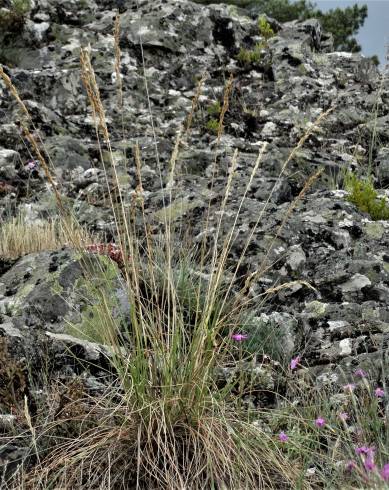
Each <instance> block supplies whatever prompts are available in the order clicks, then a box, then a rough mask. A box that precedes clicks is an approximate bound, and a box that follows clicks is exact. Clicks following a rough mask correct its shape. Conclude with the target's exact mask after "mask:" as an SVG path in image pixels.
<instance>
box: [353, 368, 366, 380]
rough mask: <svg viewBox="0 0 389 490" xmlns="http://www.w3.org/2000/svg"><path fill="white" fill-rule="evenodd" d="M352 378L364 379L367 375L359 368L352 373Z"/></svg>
mask: <svg viewBox="0 0 389 490" xmlns="http://www.w3.org/2000/svg"><path fill="white" fill-rule="evenodd" d="M354 376H356V377H357V378H366V376H367V373H366V371H364V370H363V369H360V368H359V369H357V370H356V371H354Z"/></svg>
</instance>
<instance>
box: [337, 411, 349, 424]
mask: <svg viewBox="0 0 389 490" xmlns="http://www.w3.org/2000/svg"><path fill="white" fill-rule="evenodd" d="M339 418H340V420H342V421H343V422H346V420H348V419H349V418H350V416H349V414H348V413H347V412H341V413H340V414H339Z"/></svg>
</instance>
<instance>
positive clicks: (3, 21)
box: [0, 0, 31, 31]
mask: <svg viewBox="0 0 389 490" xmlns="http://www.w3.org/2000/svg"><path fill="white" fill-rule="evenodd" d="M30 10H31V1H30V0H12V2H11V7H10V8H9V9H2V10H1V11H0V27H1V28H3V29H4V30H6V31H15V30H17V29H20V27H21V26H23V24H24V22H25V17H26V15H27V14H28V12H29V11H30Z"/></svg>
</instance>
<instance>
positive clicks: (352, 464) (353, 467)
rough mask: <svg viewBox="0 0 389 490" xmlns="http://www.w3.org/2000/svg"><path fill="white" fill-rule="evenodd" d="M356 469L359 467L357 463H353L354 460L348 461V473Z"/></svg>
mask: <svg viewBox="0 0 389 490" xmlns="http://www.w3.org/2000/svg"><path fill="white" fill-rule="evenodd" d="M356 467H357V463H356V462H355V461H353V460H352V459H351V460H350V461H347V463H346V470H347V471H352V470H355V468H356Z"/></svg>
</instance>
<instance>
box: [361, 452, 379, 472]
mask: <svg viewBox="0 0 389 490" xmlns="http://www.w3.org/2000/svg"><path fill="white" fill-rule="evenodd" d="M363 466H364V467H365V470H366V471H374V470H375V469H376V465H375V463H374V460H373V457H372V456H368V457H367V458H366V459H365V461H364V462H363Z"/></svg>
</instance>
